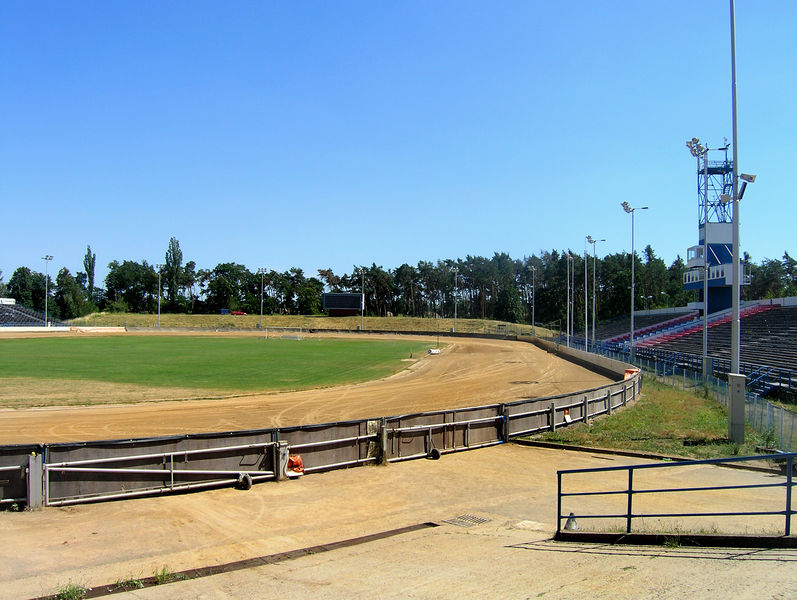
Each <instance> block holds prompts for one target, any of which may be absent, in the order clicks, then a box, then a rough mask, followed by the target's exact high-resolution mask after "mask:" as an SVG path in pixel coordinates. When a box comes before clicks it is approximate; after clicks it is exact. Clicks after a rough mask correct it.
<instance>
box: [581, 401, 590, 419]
mask: <svg viewBox="0 0 797 600" xmlns="http://www.w3.org/2000/svg"><path fill="white" fill-rule="evenodd" d="M582 410H583V411H584V423H586V422H587V421H588V420H589V398H588V397H587V396H584V408H583V409H582Z"/></svg>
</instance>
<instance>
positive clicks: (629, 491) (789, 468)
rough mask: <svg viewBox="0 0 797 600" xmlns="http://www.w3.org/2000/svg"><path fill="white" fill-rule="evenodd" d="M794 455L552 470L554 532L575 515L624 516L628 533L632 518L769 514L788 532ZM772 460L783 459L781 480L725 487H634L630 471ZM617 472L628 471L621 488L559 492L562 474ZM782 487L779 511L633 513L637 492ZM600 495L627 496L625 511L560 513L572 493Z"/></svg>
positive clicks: (791, 510)
mask: <svg viewBox="0 0 797 600" xmlns="http://www.w3.org/2000/svg"><path fill="white" fill-rule="evenodd" d="M795 458H797V453H795V452H789V453H785V452H784V453H780V454H766V455H761V456H737V457H731V458H713V459H705V460H683V461H676V462H669V463H652V464H641V465H623V466H615V467H592V468H585V469H565V470H561V471H557V472H556V477H557V500H556V511H557V512H556V517H557V520H556V532H557V534H558V533H560V532H561V530H562V519H568V518H575V519H601V518H603V519H606V518H614V519H625V522H626V533H631V525H632V520H633V519H635V518H636V519H638V518H644V517H656V518H674V517H718V516H766V515H769V516H773V515H783V516H784V517H785V524H784V535H786V536H788V535H791V516H792V515H793V514H797V511H795V510H793V509H792V487H793V486H794V485H795V482H794V478H793V473H794V466H795ZM763 460H766V461H775V462H778V463H781V464H783V463H784V462H785V468H786V479H785V481H784V482H782V483H760V484H745V485H725V486H702V487H681V488H658V489H650V488H647V489H635V488H634V472H635V471H643V470H649V469H662V468H674V467H692V466H697V465H721V464H726V463H740V462H751V461H763ZM617 471H627V472H628V485H627V487H626V488H625V489H619V490H618V489H614V490H602V491H581V492H563V491H562V478H563V476H566V475H574V474H583V473H608V472H617ZM773 487H783V488H785V509H784V510H782V511H765V510H752V511H740V512H723V511H710V512H694V513H689V512H670V513H637V512H634V508H633V498H634V496H635V495H638V494H663V493H671V492H695V491H713V490H733V489H754V488H773ZM602 495H625V496H626V497H627V503H626V505H627V508H626V512H625V513H621V514H593V515H588V514H575V513H572V512H571V513H569V515H567V516H563V515H562V498H564V497H575V496H602Z"/></svg>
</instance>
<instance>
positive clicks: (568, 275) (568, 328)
mask: <svg viewBox="0 0 797 600" xmlns="http://www.w3.org/2000/svg"><path fill="white" fill-rule="evenodd" d="M571 262H573V257H572V256H571V254H570V251H568V252H567V337H566V340H567V347H568V348H569V347H570V313H571V304H570V271H571V269H570V263H571Z"/></svg>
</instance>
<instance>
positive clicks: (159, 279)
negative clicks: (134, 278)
mask: <svg viewBox="0 0 797 600" xmlns="http://www.w3.org/2000/svg"><path fill="white" fill-rule="evenodd" d="M160 326H161V265H158V329H160Z"/></svg>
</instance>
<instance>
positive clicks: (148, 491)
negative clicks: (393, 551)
mask: <svg viewBox="0 0 797 600" xmlns="http://www.w3.org/2000/svg"><path fill="white" fill-rule="evenodd" d="M524 341H534V343H536V344H537V345H539V346H541V347H543V348H544V349H546V350H547V351H549V352H552V353H557V354H559V355H561V356H562V357H563V358H566V359H568V360H573V361H577V362H580V363H581V364H585V365H587V364H589V365H591V366H592V368H594V369H596V370H598V371H601V372H604V373H610V374H611V375H612V376H613V377H614V378H615V379H617V380H618V381H615V382H614V383H610V384H607V385H604V386H600V387H596V388H592V389H588V390H582V391H579V392H574V393H571V394H562V395H557V396H548V397H544V398H529V399H523V400H518V401H514V402H509V403H504V404H490V405H486V406H477V407H469V408H460V409H455V410H441V411H432V412H424V413H416V414H409V415H400V416H392V417H382V418H377V419H363V420H355V421H345V422H338V423H327V424H321V425H303V426H299V427H282V428H275V429H261V430H251V431H234V432H226V433H212V434H189V435H180V436H168V437H154V438H141V439H132V440H111V441H97V442H80V443H61V444H45V445H28V446H0V503H6V504H9V503H18V504H20V505H21V504H25V505H27V506H30V507H38V506H42V505H43V506H61V505H67V504H76V503H82V502H92V501H98V500H111V499H119V498H129V497H136V496H144V495H157V494H167V493H172V492H179V491H187V490H194V489H201V488H208V487H219V486H228V485H239V486H242V487H249V486H251V485H252V483H253V482H257V481H266V480H280V479H285V478H287V477H291V476H294V475H295V474H294V473H293V472H292V471H291V470H290V469H289V467H288V464H289V460H290V457H291V455H300V456H301V458H302V463H303V465H304V472H306V473H312V472H316V471H327V470H332V469H339V468H347V467H353V466H359V465H363V464H368V463H377V462H396V461H402V460H410V459H416V458H422V457H432V458H436V457H439V456H440V455H441V454H445V453H449V452H458V451H462V450H471V449H474V448H482V447H485V446H490V445H493V444H500V443H503V442H506V441H508V440H509V439H510V438H512V437H517V436H520V435H526V434H530V433H536V432H541V431H547V430H555V429H557V428H558V427H565V426H567V425H569V424H570V423H574V422H579V421H586V420H587V419H590V418H592V417H595V416H598V415H602V414H611V413H612V411H614V410H616V409H618V408H621V407H622V406H624V405H625V404H626V403H628V402H629V401H631V400H633V399H634V398H636V397H637V396H638V395H639V393H640V389H641V384H642V374H641V373H640V372H639V371H636V372H633V373H629V374H628V379H625V378H624V377H625V376H626V368H627V367H629V365H626V364H624V363H621V362H619V361H616V360H612V359H609V358H605V357H601V356H597V355H594V354H588V353H585V352H581V351H578V350H571V349H566V348H561V347H558V346H556V345H555V344H550V343H547V342H543V341H540V340H537V339H536V338H535V339H534V340H531V338H528V339H525V340H524Z"/></svg>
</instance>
